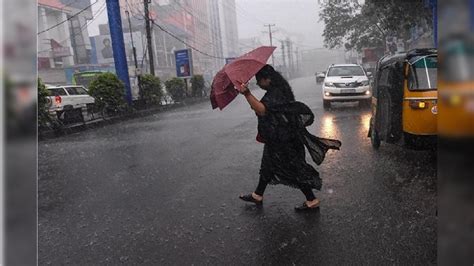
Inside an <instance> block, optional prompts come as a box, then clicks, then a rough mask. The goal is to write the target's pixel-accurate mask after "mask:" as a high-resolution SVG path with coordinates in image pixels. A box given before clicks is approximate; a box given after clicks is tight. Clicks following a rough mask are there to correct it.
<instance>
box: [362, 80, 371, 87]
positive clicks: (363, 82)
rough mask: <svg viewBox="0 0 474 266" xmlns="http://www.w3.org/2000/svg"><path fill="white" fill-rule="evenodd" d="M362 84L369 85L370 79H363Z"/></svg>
mask: <svg viewBox="0 0 474 266" xmlns="http://www.w3.org/2000/svg"><path fill="white" fill-rule="evenodd" d="M360 84H362V86H369V81H368V80H364V81H362V82H361V83H360Z"/></svg>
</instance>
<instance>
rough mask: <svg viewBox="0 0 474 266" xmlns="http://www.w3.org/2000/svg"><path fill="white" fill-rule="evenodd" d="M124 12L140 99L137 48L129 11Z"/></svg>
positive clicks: (140, 89)
mask: <svg viewBox="0 0 474 266" xmlns="http://www.w3.org/2000/svg"><path fill="white" fill-rule="evenodd" d="M125 14H127V19H128V30H129V31H130V40H131V42H132V50H133V61H135V76H136V77H137V84H138V95H139V96H140V99H143V95H142V87H141V83H140V73H139V70H138V61H137V49H136V48H135V44H134V43H133V34H132V22H131V21H130V12H128V10H126V11H125Z"/></svg>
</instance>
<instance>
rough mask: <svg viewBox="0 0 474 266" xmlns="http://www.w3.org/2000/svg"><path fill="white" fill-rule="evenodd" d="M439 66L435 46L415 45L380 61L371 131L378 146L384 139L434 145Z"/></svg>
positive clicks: (373, 94)
mask: <svg viewBox="0 0 474 266" xmlns="http://www.w3.org/2000/svg"><path fill="white" fill-rule="evenodd" d="M437 67H438V56H437V50H436V49H415V50H411V51H408V52H404V53H398V54H395V55H389V56H384V57H382V58H381V59H380V60H379V61H378V63H377V67H376V73H375V76H374V86H373V89H372V117H371V119H370V127H369V134H368V137H370V140H371V143H372V146H373V147H374V148H375V149H377V148H379V146H380V143H381V141H385V142H387V143H404V144H406V146H408V147H420V146H423V147H426V146H427V144H428V146H430V147H433V146H434V145H433V144H435V143H436V136H437V113H438V107H437V104H438V95H437ZM418 144H422V145H418Z"/></svg>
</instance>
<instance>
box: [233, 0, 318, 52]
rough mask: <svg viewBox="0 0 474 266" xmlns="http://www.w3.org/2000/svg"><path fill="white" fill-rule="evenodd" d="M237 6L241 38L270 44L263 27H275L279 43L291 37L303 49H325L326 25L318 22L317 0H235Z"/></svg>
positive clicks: (275, 35)
mask: <svg viewBox="0 0 474 266" xmlns="http://www.w3.org/2000/svg"><path fill="white" fill-rule="evenodd" d="M224 1H225V0H224ZM236 4H237V23H238V28H239V37H240V38H248V37H255V36H259V37H262V41H265V43H264V44H269V38H268V33H262V31H265V30H268V28H264V27H263V24H264V23H265V24H276V28H275V29H276V30H277V32H276V33H275V34H274V37H275V38H277V39H284V38H286V37H287V36H288V37H290V38H292V40H293V41H296V42H297V45H298V46H300V49H310V48H315V47H322V46H323V38H322V36H321V35H322V33H323V30H324V23H322V22H318V20H319V16H318V15H319V5H318V1H317V0H236ZM277 42H278V41H277ZM278 44H279V42H278ZM274 45H275V43H274Z"/></svg>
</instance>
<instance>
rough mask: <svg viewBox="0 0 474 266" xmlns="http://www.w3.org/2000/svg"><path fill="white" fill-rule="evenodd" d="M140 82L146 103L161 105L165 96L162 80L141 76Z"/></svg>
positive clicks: (151, 76) (146, 75) (148, 75)
mask: <svg viewBox="0 0 474 266" xmlns="http://www.w3.org/2000/svg"><path fill="white" fill-rule="evenodd" d="M140 82H141V88H140V89H141V90H142V95H143V99H144V100H145V103H147V104H148V103H152V104H159V103H160V102H161V97H162V96H163V92H162V88H161V80H160V78H158V77H155V76H153V75H150V74H145V75H143V76H141V78H140Z"/></svg>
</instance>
